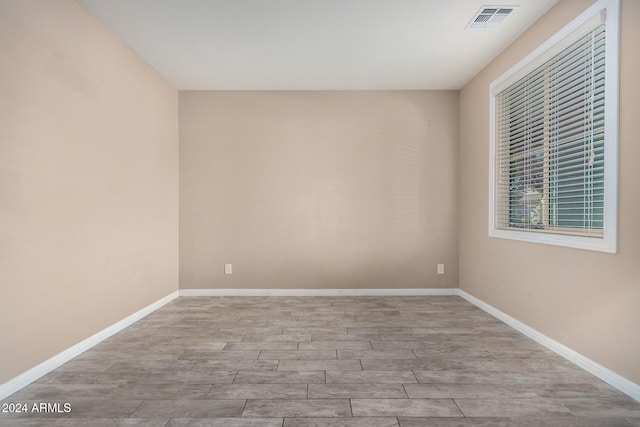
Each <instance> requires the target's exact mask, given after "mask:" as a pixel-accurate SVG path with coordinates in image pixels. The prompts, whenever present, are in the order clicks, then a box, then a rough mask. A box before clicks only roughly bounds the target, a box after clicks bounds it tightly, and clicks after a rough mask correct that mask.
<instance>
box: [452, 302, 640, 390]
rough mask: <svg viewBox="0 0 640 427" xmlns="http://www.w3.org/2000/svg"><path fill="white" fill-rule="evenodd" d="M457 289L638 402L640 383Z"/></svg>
mask: <svg viewBox="0 0 640 427" xmlns="http://www.w3.org/2000/svg"><path fill="white" fill-rule="evenodd" d="M457 291H458V295H460V296H461V297H462V298H464V299H465V300H467V301H469V302H470V303H471V304H473V305H475V306H477V307H478V308H480V309H482V310H484V311H486V312H487V313H489V314H490V315H492V316H493V317H495V318H497V319H499V320H501V321H503V322H504V323H506V324H507V325H509V326H511V327H512V328H513V329H515V330H517V331H519V332H521V333H523V334H524V335H526V336H527V337H529V338H531V339H532V340H534V341H536V342H538V343H539V344H542V345H543V346H545V347H546V348H548V349H549V350H551V351H553V352H554V353H557V354H559V355H560V356H562V357H564V358H565V359H567V360H568V361H569V362H572V363H574V364H576V365H578V366H579V367H581V368H582V369H584V370H585V371H587V372H589V373H590V374H592V375H594V376H596V377H598V378H600V379H601V380H602V381H604V382H606V383H607V384H609V385H610V386H612V387H614V388H616V389H618V390H620V391H621V392H623V393H624V394H626V395H627V396H629V397H631V398H632V399H635V400H637V401H639V402H640V385H638V384H636V383H634V382H632V381H629V380H628V379H626V378H625V377H623V376H621V375H618V374H616V373H615V372H613V371H612V370H610V369H608V368H605V367H604V366H602V365H600V364H599V363H596V362H594V361H593V360H591V359H589V358H588V357H585V356H583V355H582V354H580V353H578V352H577V351H574V350H572V349H570V348H569V347H567V346H565V345H564V344H560V343H559V342H558V341H556V340H554V339H551V338H549V337H548V336H546V335H544V334H542V333H540V332H538V331H536V330H535V329H533V328H531V327H530V326H527V325H525V324H524V323H522V322H520V321H519V320H516V319H514V318H513V317H511V316H509V315H508V314H506V313H504V312H502V311H500V310H498V309H497V308H495V307H493V306H491V305H489V304H487V303H486V302H484V301H482V300H479V299H478V298H476V297H474V296H473V295H471V294H468V293H467V292H465V291H463V290H462V289H457Z"/></svg>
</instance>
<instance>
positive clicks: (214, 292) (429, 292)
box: [179, 288, 458, 297]
mask: <svg viewBox="0 0 640 427" xmlns="http://www.w3.org/2000/svg"><path fill="white" fill-rule="evenodd" d="M179 292H180V296H181V297H222V296H245V297H246V296H261V297H265V296H270V297H285V296H286V297H307V296H315V297H319V296H323V297H326V296H329V297H333V296H434V295H440V296H442V295H458V289H454V288H442V289H440V288H404V289H180V291H179Z"/></svg>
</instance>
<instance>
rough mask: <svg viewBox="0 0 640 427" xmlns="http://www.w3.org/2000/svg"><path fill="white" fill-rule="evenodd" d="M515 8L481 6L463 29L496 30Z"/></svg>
mask: <svg viewBox="0 0 640 427" xmlns="http://www.w3.org/2000/svg"><path fill="white" fill-rule="evenodd" d="M515 8H516V6H482V7H481V8H480V10H478V12H476V14H475V15H474V16H473V19H471V21H470V22H469V24H467V26H466V27H465V28H467V29H469V28H498V26H499V25H500V23H501V22H502V21H504V20H505V19H506V17H507V16H509V15H510V14H511V12H513V11H514V10H515Z"/></svg>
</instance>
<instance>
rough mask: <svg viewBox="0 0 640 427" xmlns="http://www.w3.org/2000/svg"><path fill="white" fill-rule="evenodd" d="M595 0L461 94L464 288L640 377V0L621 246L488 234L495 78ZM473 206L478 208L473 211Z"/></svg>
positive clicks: (564, 5)
mask: <svg viewBox="0 0 640 427" xmlns="http://www.w3.org/2000/svg"><path fill="white" fill-rule="evenodd" d="M591 3H592V2H591V1H578V0H571V1H566V0H565V1H561V2H560V3H559V4H558V5H557V6H556V7H554V8H553V9H551V10H550V12H549V13H548V14H547V15H545V16H544V17H543V18H542V19H540V21H538V22H537V23H536V24H534V25H533V26H532V27H531V28H530V29H529V30H528V31H527V32H525V33H524V34H523V35H522V36H521V37H520V38H519V39H518V40H517V41H516V42H515V43H513V44H512V45H511V46H510V47H509V48H508V49H507V50H505V51H504V52H503V53H502V54H500V55H499V56H498V57H497V58H496V59H495V60H494V61H493V62H492V63H491V64H490V65H489V66H488V67H487V68H486V69H485V70H484V71H482V72H481V73H480V74H478V75H477V76H476V77H475V78H474V79H473V80H472V81H471V82H469V83H468V84H467V85H466V86H465V87H464V89H463V90H462V91H461V94H460V157H459V183H460V185H459V195H458V200H459V206H460V212H461V213H462V214H461V215H460V221H459V236H460V283H461V288H462V289H463V290H465V291H467V292H469V293H471V294H473V295H475V296H476V297H478V298H480V299H482V300H484V301H486V302H487V303H489V304H491V305H493V306H495V307H497V308H498V309H500V310H502V311H504V312H506V313H507V314H509V315H511V316H513V317H515V318H516V319H518V320H520V321H522V322H524V323H526V324H527V325H529V326H531V327H533V328H535V329H537V330H538V331H540V332H542V333H544V334H546V335H548V336H550V337H551V338H553V339H555V340H557V341H559V342H561V343H562V344H565V345H567V346H568V347H570V348H572V349H574V350H576V351H578V352H579V353H582V354H584V355H585V356H587V357H589V358H591V359H592V360H595V361H596V362H598V363H600V364H602V365H604V366H606V367H608V368H610V369H612V370H613V371H615V372H617V373H618V374H621V375H623V376H625V377H626V378H629V379H630V380H632V381H634V382H636V383H640V363H638V360H639V359H638V355H639V354H640V333H639V332H640V310H639V309H638V302H639V301H640V266H639V260H640V222H639V221H638V213H639V212H640V196H639V194H640V193H639V192H638V183H640V168H638V166H637V161H638V159H639V158H640V144H638V135H640V124H639V123H640V121H639V120H638V118H639V117H640V101H639V100H640V84H639V83H638V70H640V56H639V55H638V52H639V51H638V42H639V41H640V26H638V25H637V22H638V20H640V2H638V1H635V0H625V1H623V2H622V12H621V13H622V28H621V34H622V40H621V60H620V65H621V72H620V169H619V170H620V193H619V200H620V202H619V226H620V229H619V235H620V236H619V253H618V254H615V255H612V254H605V253H598V252H590V251H583V250H575V249H569V248H560V247H554V246H545V245H538V244H531V243H522V242H514V241H509V240H502V239H490V238H488V237H487V223H488V219H487V215H488V193H487V192H488V180H489V178H488V161H489V142H488V133H489V129H488V124H489V111H488V103H489V84H490V83H491V82H492V81H493V80H494V79H495V78H496V77H498V76H499V75H500V74H501V73H503V72H504V71H506V70H507V69H508V68H509V67H510V66H512V65H513V64H515V63H516V62H517V61H518V60H520V59H521V58H523V57H524V56H526V55H527V54H528V53H529V52H531V51H532V50H533V49H534V48H536V47H537V46H538V45H539V44H541V43H542V42H544V41H545V40H546V39H547V38H549V37H550V36H552V35H553V34H554V33H555V32H556V31H558V30H559V29H560V28H561V27H562V26H563V25H565V24H566V23H568V22H569V21H571V20H572V19H573V18H574V17H576V16H577V15H578V14H579V13H580V12H582V11H583V10H584V9H586V8H587V7H588V6H589V5H590V4H591ZM472 212H473V214H471V213H472Z"/></svg>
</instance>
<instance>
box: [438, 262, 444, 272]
mask: <svg viewBox="0 0 640 427" xmlns="http://www.w3.org/2000/svg"><path fill="white" fill-rule="evenodd" d="M438 274H444V264H438Z"/></svg>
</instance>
